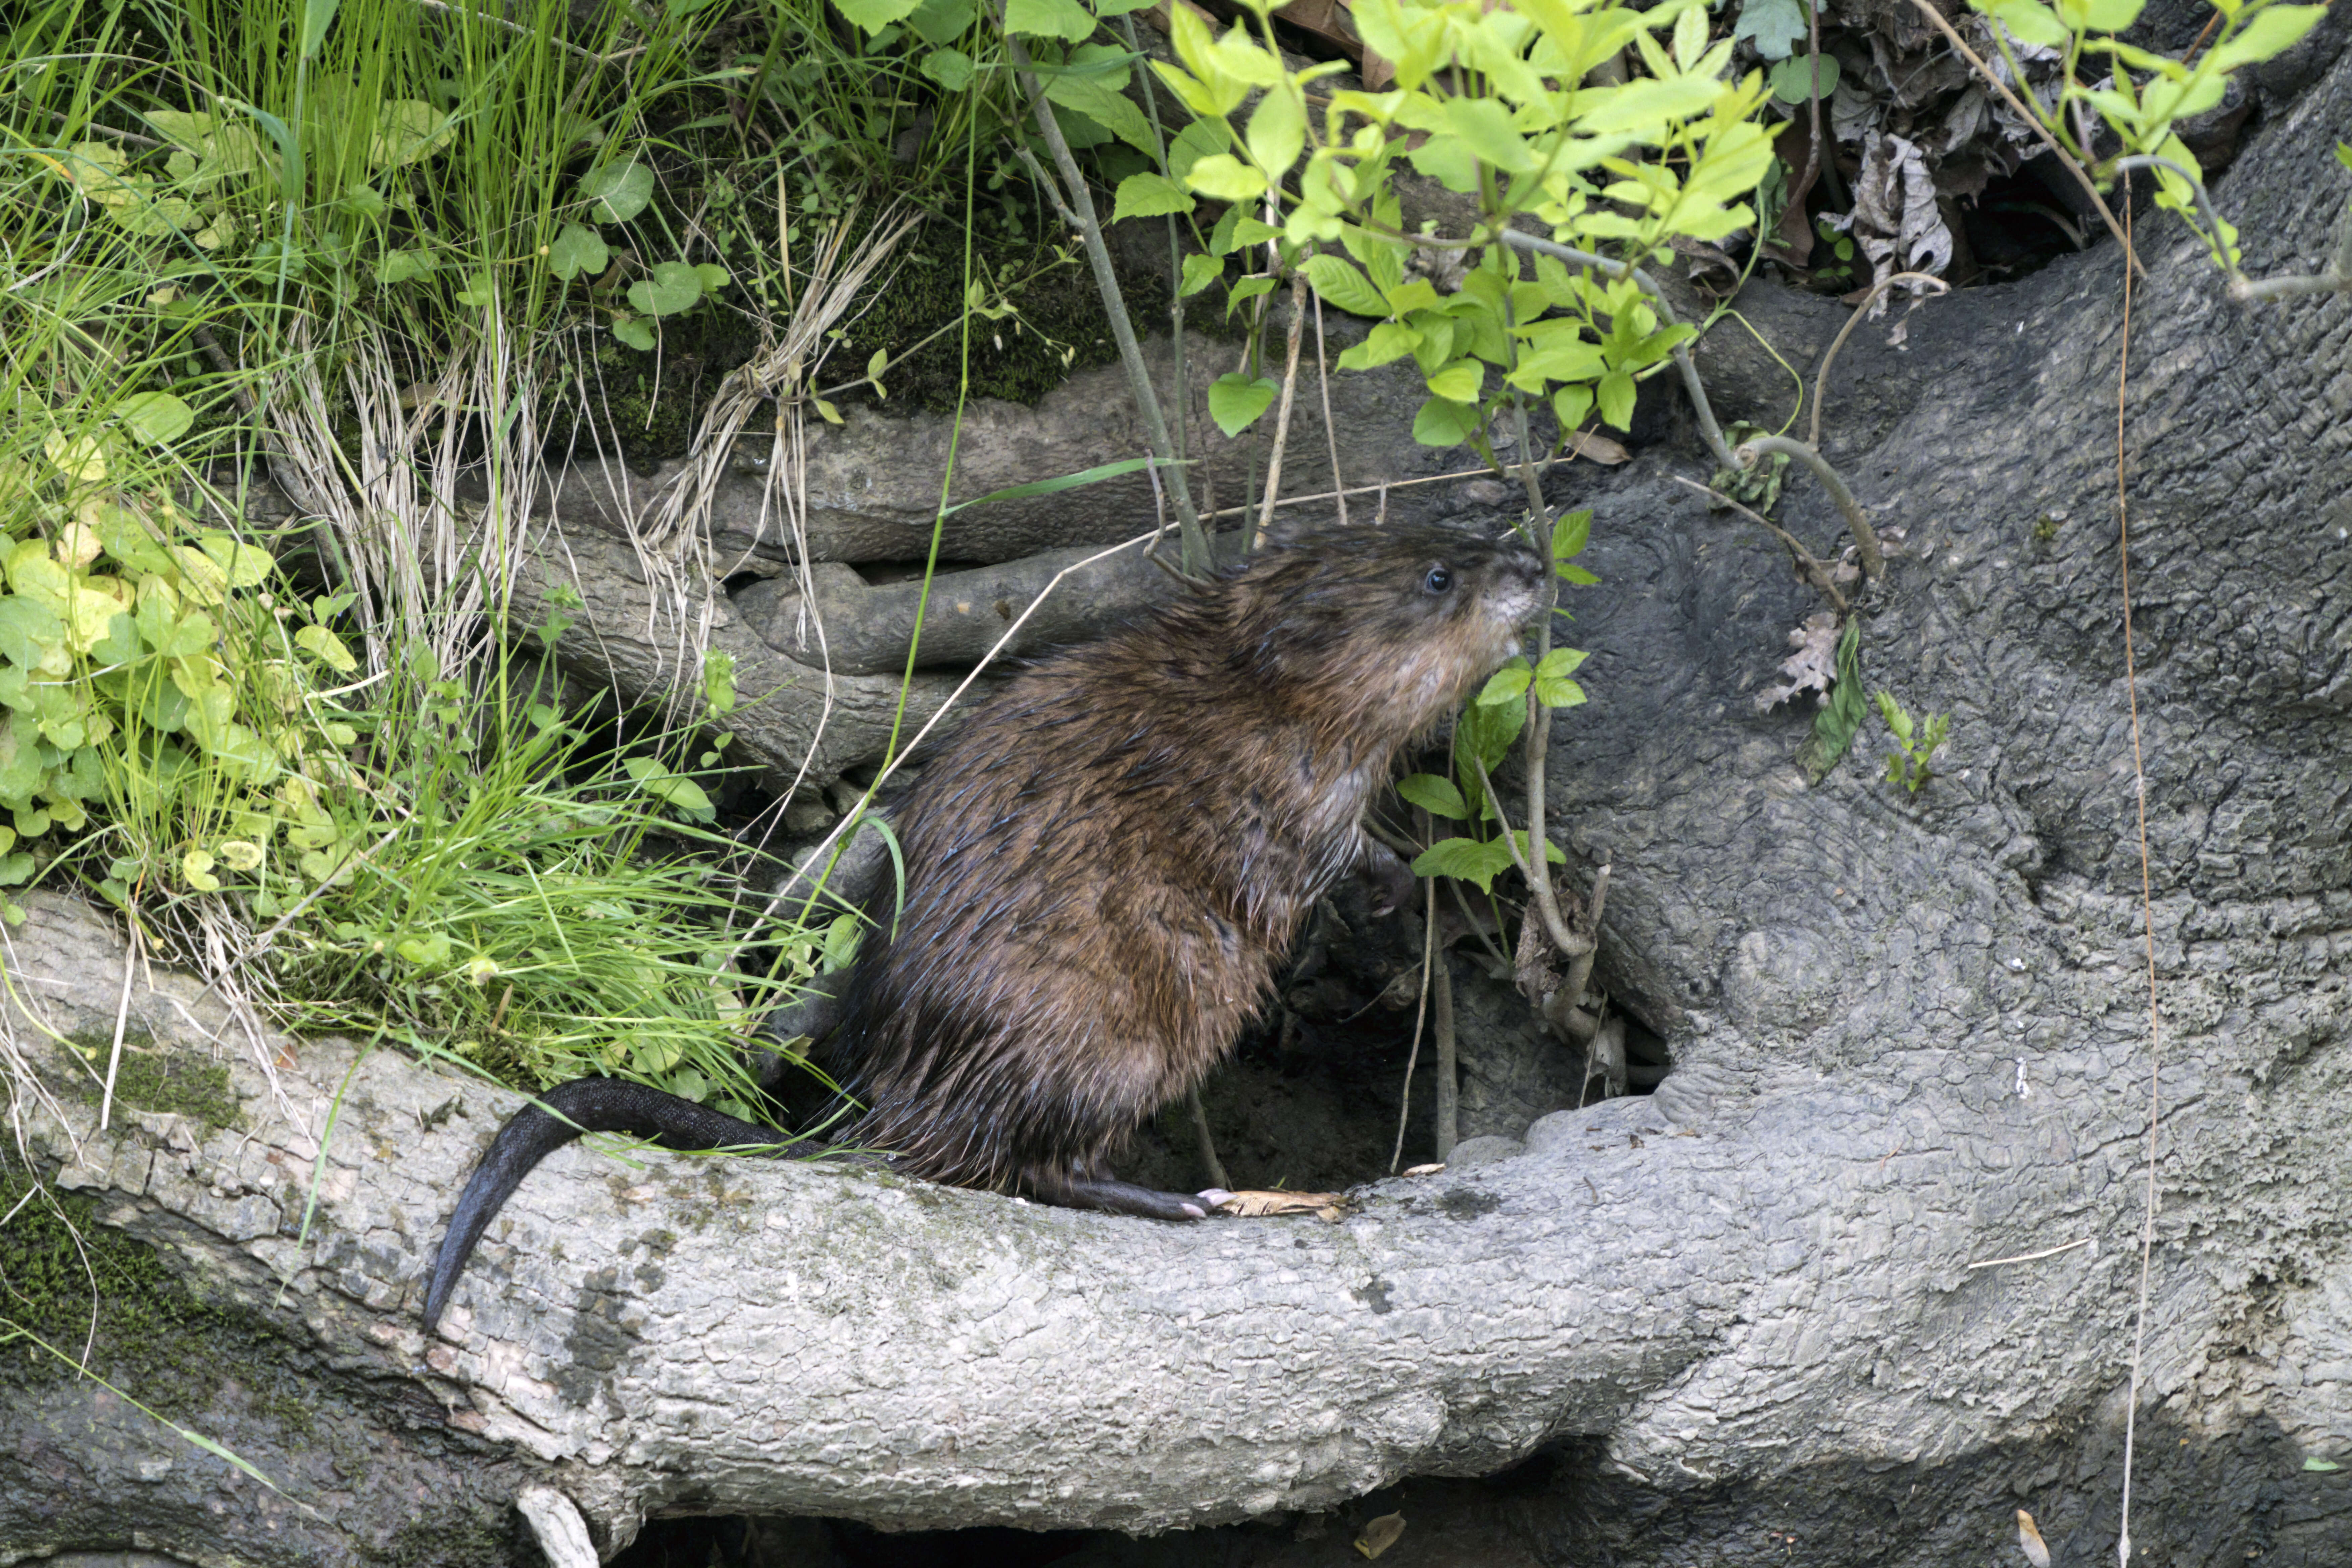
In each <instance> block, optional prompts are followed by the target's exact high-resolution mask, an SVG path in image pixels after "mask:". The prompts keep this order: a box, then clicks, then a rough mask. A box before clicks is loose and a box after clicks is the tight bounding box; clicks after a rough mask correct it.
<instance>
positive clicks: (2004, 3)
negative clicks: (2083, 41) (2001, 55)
mask: <svg viewBox="0 0 2352 1568" xmlns="http://www.w3.org/2000/svg"><path fill="white" fill-rule="evenodd" d="M1976 3H1977V8H1978V9H1979V10H1981V11H1982V12H1984V14H1985V15H1986V16H1990V17H1991V18H1992V19H1993V20H1994V21H1996V22H1999V23H2000V25H2001V26H2004V27H2006V28H2008V29H2009V33H2010V36H2011V37H2013V38H2015V39H2017V40H2018V41H2019V42H2020V43H2025V44H2041V45H2042V46H2044V47H2049V48H2053V49H2063V48H2065V47H2069V46H2070V45H2071V44H2072V43H2073V42H2074V34H2073V33H2072V32H2071V31H2069V30H2068V28H2067V26H2066V24H2065V23H2063V22H2062V21H2060V20H2059V19H2058V18H2057V16H2054V15H2053V14H2052V12H2051V10H2050V7H2048V6H2047V5H2041V4H2039V3H2038V0H1976Z"/></svg>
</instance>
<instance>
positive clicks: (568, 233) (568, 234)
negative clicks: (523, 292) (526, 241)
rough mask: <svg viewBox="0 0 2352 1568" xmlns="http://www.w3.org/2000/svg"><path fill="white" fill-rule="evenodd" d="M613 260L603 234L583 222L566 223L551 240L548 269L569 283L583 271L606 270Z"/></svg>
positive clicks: (549, 243)
mask: <svg viewBox="0 0 2352 1568" xmlns="http://www.w3.org/2000/svg"><path fill="white" fill-rule="evenodd" d="M612 260H613V252H612V247H609V246H607V245H606V244H605V243H604V236H603V235H601V234H598V233H597V232H596V231H595V230H594V229H593V228H590V227H589V226H587V225H586V224H584V223H567V224H565V225H564V226H563V227H562V229H561V230H559V231H558V232H557V234H556V236H555V237H554V238H553V239H552V240H551V241H549V242H548V247H547V268H548V270H549V271H551V272H552V273H554V274H555V275H556V276H557V277H558V278H561V279H563V280H564V281H565V282H567V283H569V282H570V281H572V279H574V278H577V277H579V276H580V275H581V274H582V273H583V272H602V271H604V268H606V267H607V266H609V265H611V263H612Z"/></svg>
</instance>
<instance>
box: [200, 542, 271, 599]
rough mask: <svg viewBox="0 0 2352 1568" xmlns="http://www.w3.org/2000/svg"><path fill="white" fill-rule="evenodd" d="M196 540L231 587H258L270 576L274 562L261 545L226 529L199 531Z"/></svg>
mask: <svg viewBox="0 0 2352 1568" xmlns="http://www.w3.org/2000/svg"><path fill="white" fill-rule="evenodd" d="M196 543H197V545H198V546H199V547H201V548H202V549H203V551H204V552H205V556H206V557H207V558H209V559H210V560H211V562H212V563H213V564H214V565H215V566H217V567H218V568H220V573H221V577H222V579H223V581H224V582H226V584H227V585H228V586H229V587H232V588H257V587H259V586H260V585H261V584H264V583H266V582H268V580H269V569H270V567H271V566H272V565H273V564H274V563H273V562H272V561H271V560H270V556H269V552H268V551H267V550H264V549H262V548H261V547H260V546H259V545H255V544H247V543H245V542H242V541H240V540H238V539H236V537H235V536H234V535H231V534H226V533H204V534H199V535H198V536H197V537H196Z"/></svg>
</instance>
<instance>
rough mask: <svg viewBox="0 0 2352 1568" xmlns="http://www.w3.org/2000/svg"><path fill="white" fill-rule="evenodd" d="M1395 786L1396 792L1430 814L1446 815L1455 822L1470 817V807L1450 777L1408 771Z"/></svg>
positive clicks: (1463, 820) (1466, 819)
mask: <svg viewBox="0 0 2352 1568" xmlns="http://www.w3.org/2000/svg"><path fill="white" fill-rule="evenodd" d="M1396 787H1397V794H1399V795H1402V796H1403V797H1404V798H1405V799H1406V800H1408V801H1410V802H1412V804H1413V805H1417V806H1419V807H1421V808H1422V809H1423V811H1425V812H1427V813H1429V814H1430V816H1443V817H1448V818H1451V819H1452V820H1453V821H1455V822H1466V821H1468V820H1469V818H1470V807H1469V806H1468V805H1466V804H1465V803H1464V801H1463V799H1462V792H1461V791H1460V790H1458V789H1455V788H1454V782H1453V781H1452V780H1451V779H1443V778H1440V777H1438V776H1437V775H1436V774H1435V773H1408V774H1406V775H1405V776H1404V777H1403V778H1402V779H1399V780H1398V781H1397V786H1396Z"/></svg>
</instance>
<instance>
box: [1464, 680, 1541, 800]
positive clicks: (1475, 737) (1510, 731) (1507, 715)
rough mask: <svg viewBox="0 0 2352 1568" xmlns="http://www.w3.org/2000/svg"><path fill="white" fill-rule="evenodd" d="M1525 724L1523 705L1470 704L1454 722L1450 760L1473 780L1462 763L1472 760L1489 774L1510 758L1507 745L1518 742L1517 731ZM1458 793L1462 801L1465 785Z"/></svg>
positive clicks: (1467, 793) (1525, 714) (1466, 789)
mask: <svg viewBox="0 0 2352 1568" xmlns="http://www.w3.org/2000/svg"><path fill="white" fill-rule="evenodd" d="M1527 724H1528V705H1527V704H1526V703H1524V702H1494V703H1477V702H1473V703H1472V704H1471V705H1470V706H1469V707H1467V708H1465V709H1464V710H1462V716H1461V717H1460V718H1459V719H1456V720H1455V721H1454V757H1455V759H1456V761H1458V762H1465V766H1464V767H1463V768H1462V769H1461V770H1460V771H1461V772H1462V773H1465V774H1466V775H1468V776H1470V777H1473V778H1475V774H1471V773H1470V772H1469V769H1468V767H1467V765H1466V761H1465V760H1466V759H1468V758H1473V757H1475V758H1476V759H1477V760H1478V762H1479V763H1482V764H1484V765H1485V767H1486V771H1487V772H1489V773H1492V772H1493V771H1494V770H1495V769H1496V768H1498V767H1501V766H1502V765H1503V759H1504V758H1505V757H1506V756H1507V755H1509V754H1510V750H1511V742H1514V741H1516V740H1517V739H1518V738H1519V731H1521V730H1524V729H1526V728H1527ZM1462 793H1463V795H1464V797H1465V799H1466V798H1467V797H1468V795H1469V794H1470V791H1469V789H1468V787H1467V785H1466V784H1465V787H1464V789H1463V792H1462Z"/></svg>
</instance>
